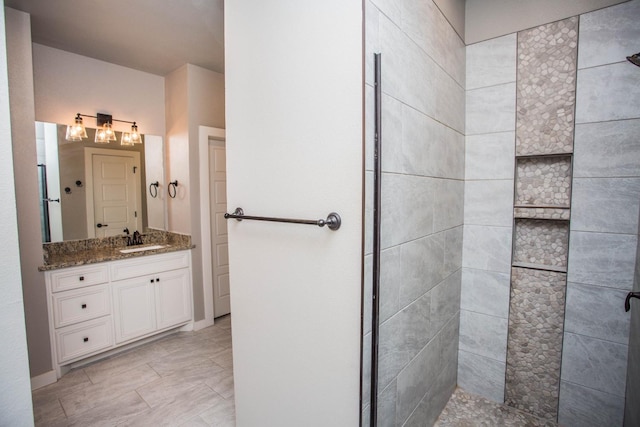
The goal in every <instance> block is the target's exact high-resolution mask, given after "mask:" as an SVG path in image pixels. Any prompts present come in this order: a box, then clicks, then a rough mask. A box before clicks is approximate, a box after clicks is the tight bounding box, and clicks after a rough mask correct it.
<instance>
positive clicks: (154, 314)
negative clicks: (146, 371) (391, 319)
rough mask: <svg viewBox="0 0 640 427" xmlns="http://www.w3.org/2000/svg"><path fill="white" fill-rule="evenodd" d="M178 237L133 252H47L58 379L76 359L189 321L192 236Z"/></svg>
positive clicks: (104, 247) (99, 249)
mask: <svg viewBox="0 0 640 427" xmlns="http://www.w3.org/2000/svg"><path fill="white" fill-rule="evenodd" d="M90 240H98V239H90ZM101 240H103V239H101ZM172 243H173V244H155V245H147V246H146V247H145V246H142V247H140V248H139V250H135V251H133V252H131V251H129V252H127V251H128V250H127V249H125V248H121V247H111V246H109V245H108V244H105V245H95V247H89V248H81V250H76V251H70V252H68V253H64V254H63V253H62V251H59V252H60V254H57V255H56V254H54V255H52V254H48V257H47V256H45V259H47V260H48V261H49V262H48V263H47V264H45V265H44V266H42V267H41V269H42V270H45V282H46V287H47V305H48V313H49V331H50V337H51V347H52V348H51V353H52V358H53V365H54V368H55V370H56V375H57V377H58V378H60V377H61V376H62V375H63V374H64V373H65V372H66V371H67V370H68V369H69V368H70V367H71V366H72V365H73V364H75V363H76V362H79V361H87V359H89V360H91V359H93V358H95V357H96V356H97V355H102V356H104V355H108V354H110V353H112V352H114V351H115V350H116V349H124V348H125V347H126V346H130V345H132V344H133V343H136V342H139V341H140V340H144V339H146V338H149V337H152V336H155V335H158V334H161V333H163V332H167V331H171V330H174V329H176V328H180V327H186V328H188V327H189V326H190V325H191V322H192V319H193V315H192V313H193V308H192V297H191V291H192V283H191V251H190V250H189V249H191V247H192V246H191V242H190V239H188V242H178V243H176V242H172ZM89 246H91V245H89ZM146 248H154V249H148V250H145V249H146ZM52 249H54V248H53V247H52ZM45 253H46V250H45ZM56 261H57V262H56ZM69 264H73V265H71V266H70V265H69Z"/></svg>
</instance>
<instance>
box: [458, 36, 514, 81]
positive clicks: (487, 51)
mask: <svg viewBox="0 0 640 427" xmlns="http://www.w3.org/2000/svg"><path fill="white" fill-rule="evenodd" d="M516 42H517V36H516V33H513V34H509V35H506V36H503V37H497V38H495V39H491V40H487V41H485V42H481V43H476V44H472V45H469V46H467V90H469V89H476V88H479V87H486V86H495V85H498V84H502V83H511V82H515V81H516V50H517V45H516Z"/></svg>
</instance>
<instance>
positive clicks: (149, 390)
mask: <svg viewBox="0 0 640 427" xmlns="http://www.w3.org/2000/svg"><path fill="white" fill-rule="evenodd" d="M223 371H224V368H222V367H220V366H219V365H217V364H216V363H214V362H212V361H211V360H209V359H205V360H202V361H198V363H197V364H194V365H190V366H186V367H182V368H180V369H177V370H175V371H173V372H171V373H170V374H167V375H166V376H165V375H163V376H162V378H159V379H157V380H155V381H153V382H151V383H149V384H146V385H144V386H142V387H140V388H138V389H137V392H138V393H139V394H140V396H142V398H143V399H144V400H145V401H146V402H147V403H148V404H149V406H151V407H152V408H155V407H158V406H161V405H163V404H165V403H167V402H170V401H172V400H174V399H175V398H176V397H177V396H179V395H180V394H182V393H184V392H185V391H186V390H188V389H190V388H192V387H194V386H196V385H198V384H203V383H204V382H205V381H206V380H207V379H209V378H212V377H214V376H215V375H217V374H219V373H221V372H223Z"/></svg>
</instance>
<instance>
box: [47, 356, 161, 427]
mask: <svg viewBox="0 0 640 427" xmlns="http://www.w3.org/2000/svg"><path fill="white" fill-rule="evenodd" d="M158 378H160V377H159V375H158V374H157V373H156V372H155V371H154V370H153V369H151V367H149V366H148V365H141V366H138V367H136V368H133V369H131V370H128V371H126V372H122V373H119V374H117V375H113V376H111V377H109V378H107V379H105V380H104V381H101V382H99V383H98V384H92V385H91V386H88V387H85V388H84V389H82V390H80V391H78V392H75V393H72V394H69V395H65V396H62V397H61V398H60V403H61V404H62V407H63V408H64V411H65V413H66V414H67V417H71V416H73V415H76V414H79V413H82V412H85V411H88V410H91V409H93V408H95V407H98V406H101V405H104V404H107V403H108V402H110V401H112V400H113V398H114V396H119V395H122V394H125V393H128V392H131V391H134V390H135V389H137V388H139V387H142V386H143V385H145V384H148V383H150V382H152V381H154V380H156V379H158Z"/></svg>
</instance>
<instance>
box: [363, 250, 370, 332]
mask: <svg viewBox="0 0 640 427" xmlns="http://www.w3.org/2000/svg"><path fill="white" fill-rule="evenodd" d="M372 269H373V256H372V255H367V256H365V257H364V279H363V280H364V283H363V289H362V294H363V295H362V300H363V301H364V303H363V306H362V317H363V319H364V322H363V325H362V334H363V335H365V334H368V333H369V332H371V310H372V306H371V301H372V297H373V271H372Z"/></svg>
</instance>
